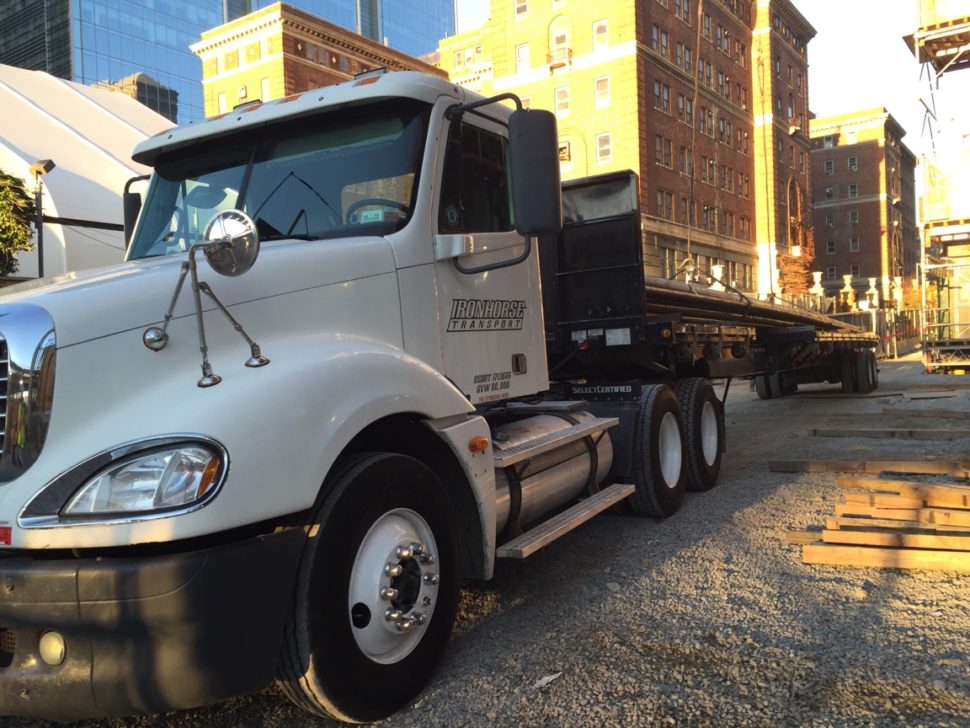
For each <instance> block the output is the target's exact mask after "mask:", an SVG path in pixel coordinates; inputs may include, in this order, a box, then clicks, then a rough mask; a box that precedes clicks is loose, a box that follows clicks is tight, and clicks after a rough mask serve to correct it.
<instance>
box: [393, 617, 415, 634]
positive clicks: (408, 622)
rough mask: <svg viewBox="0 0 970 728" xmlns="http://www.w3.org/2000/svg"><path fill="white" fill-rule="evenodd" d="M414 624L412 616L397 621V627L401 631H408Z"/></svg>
mask: <svg viewBox="0 0 970 728" xmlns="http://www.w3.org/2000/svg"><path fill="white" fill-rule="evenodd" d="M413 626H414V617H409V618H406V619H402V620H400V621H399V622H398V623H397V628H398V629H399V630H401V631H402V632H410V631H411V628H412V627H413Z"/></svg>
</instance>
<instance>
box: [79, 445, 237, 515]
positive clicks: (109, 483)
mask: <svg viewBox="0 0 970 728" xmlns="http://www.w3.org/2000/svg"><path fill="white" fill-rule="evenodd" d="M220 470H221V462H220V460H219V457H218V456H217V455H216V453H214V452H213V451H211V450H209V449H208V448H205V447H200V446H192V447H176V448H170V449H166V450H159V451H156V452H152V453H148V454H145V455H139V456H137V457H133V458H131V459H129V460H125V461H122V462H120V463H115V464H113V465H111V466H110V467H108V468H105V469H104V470H102V471H101V472H100V473H99V474H98V475H96V476H95V477H94V478H92V479H91V480H89V481H88V482H87V483H86V484H85V485H83V486H82V487H81V488H80V489H79V490H78V491H77V493H75V494H74V496H73V497H72V498H71V499H70V501H68V503H67V505H66V506H64V508H63V509H62V510H61V515H62V516H87V515H92V514H98V515H106V514H114V515H117V514H120V513H143V512H145V511H155V510H159V509H169V508H179V507H182V506H187V505H191V504H192V503H195V502H197V501H200V500H202V499H203V498H205V495H206V494H207V493H208V492H209V491H210V490H211V489H212V486H213V485H214V484H215V483H216V482H217V478H218V476H219V472H220Z"/></svg>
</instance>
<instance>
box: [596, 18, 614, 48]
mask: <svg viewBox="0 0 970 728" xmlns="http://www.w3.org/2000/svg"><path fill="white" fill-rule="evenodd" d="M609 42H610V39H609V24H608V23H607V21H605V20H597V21H596V22H595V23H593V49H594V50H598V49H600V48H606V46H607V45H609Z"/></svg>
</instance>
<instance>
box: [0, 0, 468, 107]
mask: <svg viewBox="0 0 970 728" xmlns="http://www.w3.org/2000/svg"><path fill="white" fill-rule="evenodd" d="M271 4H272V3H271V2H268V1H267V0H255V1H254V0H167V1H165V2H162V1H156V2H143V0H3V1H2V3H0V5H2V10H0V64H7V65H11V66H17V67H19V68H26V69H30V70H41V71H47V72H48V73H50V74H52V75H54V76H58V77H60V78H64V79H67V80H69V81H75V82H77V83H83V84H95V83H99V82H100V83H101V84H102V86H110V85H112V84H116V85H117V87H118V88H119V90H120V89H127V88H134V86H132V85H131V84H119V82H120V81H121V80H122V79H124V78H126V77H129V76H131V75H132V74H135V73H145V74H148V76H150V77H151V78H152V79H153V80H154V81H155V82H157V86H158V88H159V89H164V90H165V92H164V93H162V95H161V96H160V97H159V98H160V99H161V101H160V105H159V106H158V107H153V108H154V110H156V111H159V112H161V113H166V112H167V111H168V110H170V109H172V108H177V109H178V112H177V116H175V115H171V114H170V112H169V115H170V118H173V120H176V119H177V121H179V122H188V121H194V120H198V119H201V118H202V116H203V109H204V103H203V96H202V83H201V81H202V70H201V67H200V65H199V60H198V59H197V58H196V57H195V55H194V54H193V53H192V51H191V50H190V48H189V46H190V45H191V44H193V43H195V42H196V41H198V39H199V37H200V36H201V35H202V33H203V32H204V31H206V30H208V29H210V28H214V27H215V26H217V25H220V24H222V23H225V22H228V21H231V20H234V19H236V18H239V17H241V16H243V15H246V14H247V13H249V12H250V11H251V10H253V9H254V8H262V7H266V6H269V5H271ZM292 4H293V5H294V6H296V7H298V8H300V9H303V10H304V11H307V12H309V13H313V14H315V15H317V16H321V17H323V18H325V19H327V20H330V21H331V22H333V23H335V24H336V25H339V26H341V27H343V28H345V29H347V30H350V31H352V32H357V31H358V30H359V31H360V32H361V33H363V34H364V35H366V36H367V37H369V38H371V39H372V40H374V41H375V42H379V43H383V42H384V41H385V39H386V40H387V43H388V44H389V45H390V46H391V47H393V48H395V49H397V50H400V51H403V52H405V53H409V54H419V53H425V52H428V51H431V50H433V49H434V48H435V47H436V45H437V42H438V40H439V39H440V38H441V37H443V36H444V35H447V34H449V33H453V32H454V27H455V14H454V4H453V0H293V3H292ZM155 97H156V96H155V95H147V96H144V98H146V99H151V98H155Z"/></svg>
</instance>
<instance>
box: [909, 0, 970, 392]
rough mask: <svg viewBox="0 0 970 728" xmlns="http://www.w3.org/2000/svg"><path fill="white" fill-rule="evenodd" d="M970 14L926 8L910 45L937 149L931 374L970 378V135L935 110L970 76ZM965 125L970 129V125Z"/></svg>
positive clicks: (927, 242)
mask: <svg viewBox="0 0 970 728" xmlns="http://www.w3.org/2000/svg"><path fill="white" fill-rule="evenodd" d="M967 10H968V8H967V3H966V0H920V2H919V11H920V12H919V19H918V24H919V27H918V28H917V30H916V32H914V33H913V34H912V35H908V36H906V37H905V38H904V40H905V41H906V43H907V44H908V45H909V47H910V50H911V51H912V52H913V55H914V56H916V58H917V60H918V61H919V62H920V63H921V70H920V78H921V81H922V80H925V81H926V84H927V90H928V94H927V96H926V97H924V98H921V99H920V103H921V104H922V106H923V109H924V119H923V135H924V137H926V138H927V140H928V142H929V149H930V152H929V154H928V155H924V156H923V158H922V160H921V166H922V169H923V198H922V205H921V208H922V209H921V213H922V214H921V219H922V229H921V231H922V243H923V244H922V255H921V260H920V288H921V295H922V306H921V317H920V318H921V320H920V325H921V330H922V344H923V363H924V366H925V367H926V371H927V372H931V373H932V372H936V373H947V374H963V373H967V372H970V171H968V170H970V134H967V133H966V132H967V131H968V129H967V127H964V128H963V129H958V130H953V129H942V130H941V128H940V120H939V116H940V115H939V114H938V113H937V104H936V96H937V93H939V92H940V78H941V77H943V76H944V75H945V74H951V73H954V72H956V71H959V70H963V69H967V68H970V15H968V14H967ZM958 123H959V124H965V123H966V124H967V125H968V126H970V119H966V120H965V119H963V118H961V119H960V120H959V121H958ZM954 131H956V132H957V136H956V137H955V138H956V139H958V140H959V142H958V143H957V144H955V145H954V146H947V145H946V144H944V143H943V142H944V137H943V136H942V135H943V134H946V135H952V134H953V132H954ZM950 139H951V140H953V139H954V137H953V136H950Z"/></svg>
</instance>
